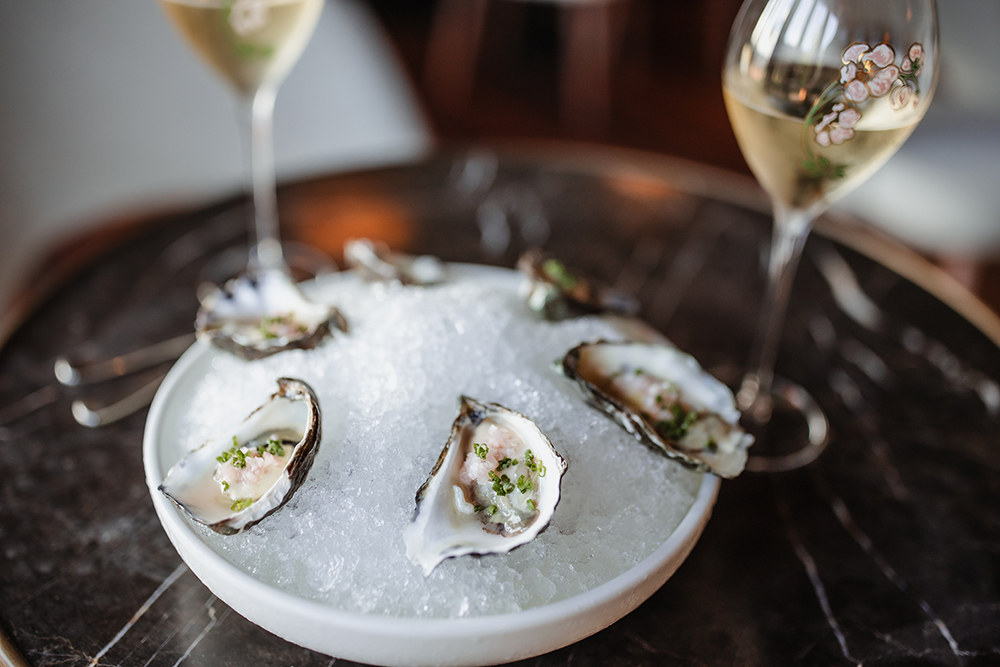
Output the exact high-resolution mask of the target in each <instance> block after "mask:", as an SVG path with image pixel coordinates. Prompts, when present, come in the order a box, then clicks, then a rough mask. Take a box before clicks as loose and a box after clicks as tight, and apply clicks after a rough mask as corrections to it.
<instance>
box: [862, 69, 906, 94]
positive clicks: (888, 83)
mask: <svg viewBox="0 0 1000 667" xmlns="http://www.w3.org/2000/svg"><path fill="white" fill-rule="evenodd" d="M898 78H899V68H898V67H896V66H895V65H893V66H892V67H886V68H885V69H882V70H879V71H878V72H877V73H876V74H875V76H873V77H872V78H871V80H870V81H869V82H868V90H870V91H871V93H872V96H873V97H882V96H883V95H885V94H886V93H888V92H889V89H890V88H892V82H893V81H895V80H896V79H898Z"/></svg>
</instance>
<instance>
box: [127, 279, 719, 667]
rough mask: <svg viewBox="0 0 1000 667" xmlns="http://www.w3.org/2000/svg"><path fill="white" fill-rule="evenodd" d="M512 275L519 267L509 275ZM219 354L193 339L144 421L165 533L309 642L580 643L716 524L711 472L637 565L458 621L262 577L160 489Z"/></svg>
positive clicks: (258, 618)
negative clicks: (582, 587) (182, 424)
mask: <svg viewBox="0 0 1000 667" xmlns="http://www.w3.org/2000/svg"><path fill="white" fill-rule="evenodd" d="M507 273H511V272H507ZM216 354H218V353H217V352H216V351H215V350H213V349H211V348H209V347H207V346H204V345H201V344H195V345H194V346H193V347H192V348H191V349H189V350H188V351H187V352H185V353H184V355H183V356H182V357H181V358H180V360H179V361H178V362H177V364H175V366H174V367H173V368H172V369H171V371H170V373H168V375H167V377H166V379H165V380H164V381H163V384H162V385H161V386H160V389H159V391H158V392H157V394H156V397H155V398H154V400H153V404H152V406H151V408H150V411H149V417H148V419H147V421H146V430H145V436H144V442H143V459H144V465H145V470H146V483H147V485H148V486H149V490H150V493H151V495H152V498H153V506H154V507H155V508H156V513H157V515H158V516H159V518H160V522H161V523H162V525H163V528H164V530H165V531H166V533H167V535H168V536H169V537H170V541H171V542H172V543H173V545H174V547H175V548H176V549H177V552H178V553H179V554H180V556H181V558H182V559H183V560H184V562H185V563H187V565H188V567H190V568H191V571H192V572H194V573H195V575H197V577H198V578H199V579H201V581H202V582H203V583H204V584H205V585H206V586H207V587H208V588H209V589H210V590H211V591H212V592H213V593H214V594H215V595H216V596H218V597H219V598H220V599H221V600H223V601H224V602H226V604H228V605H229V606H230V607H232V608H233V609H235V610H236V611H237V612H238V613H239V614H241V615H242V616H244V617H246V618H247V619H249V620H250V621H253V622H254V623H256V624H257V625H260V626H261V627H263V628H265V629H267V630H269V631H270V632H272V633H274V634H276V635H278V636H280V637H283V638H284V639H287V640H288V641H291V642H294V643H296V644H299V645H301V646H305V647H308V648H311V649H313V650H316V651H320V652H322V653H326V654H329V655H332V656H336V657H338V658H345V659H349V660H355V661H359V662H366V663H373V664H379V665H488V664H496V663H504V662H511V661H514V660H520V659H524V658H528V657H532V656H536V655H540V654H542V653H546V652H548V651H553V650H555V649H557V648H560V647H563V646H566V645H568V644H571V643H573V642H576V641H578V640H580V639H583V638H584V637H587V636H589V635H592V634H594V633H595V632H598V631H599V630H602V629H603V628H605V627H607V626H609V625H611V624H612V623H614V622H615V621H617V620H618V619H619V618H621V617H622V616H624V615H625V614H627V613H629V612H630V611H632V610H633V609H635V608H636V607H637V606H639V604H641V603H642V602H643V601H644V600H646V599H647V598H648V597H649V596H650V595H652V594H653V593H654V592H655V591H656V590H657V589H658V588H659V587H660V586H662V585H663V583H664V582H665V581H666V580H667V579H668V578H669V577H670V575H672V574H673V573H674V571H675V570H676V569H677V568H678V567H679V566H680V564H681V563H682V562H683V561H684V559H685V558H686V557H687V555H688V553H689V552H690V551H691V549H692V547H693V546H694V544H695V542H696V541H697V540H698V537H699V536H700V535H701V531H702V529H703V528H704V527H705V524H706V523H707V521H708V518H709V515H710V514H711V510H712V506H713V505H714V503H715V499H716V495H717V493H718V489H719V479H718V478H717V477H715V476H714V475H711V474H705V475H703V478H702V482H701V486H700V487H699V490H698V493H697V496H696V498H695V500H694V503H693V504H692V505H691V507H690V509H689V510H688V512H687V514H686V515H685V516H684V518H683V520H682V521H681V523H680V524H679V525H678V527H677V529H676V530H675V531H674V532H673V533H672V534H671V535H670V537H669V538H667V540H666V541H665V542H664V543H663V544H661V545H660V546H659V547H657V548H656V549H655V550H654V551H653V553H652V554H650V555H649V556H648V557H647V558H646V559H645V560H643V561H641V562H640V563H639V564H638V565H636V566H635V567H633V568H631V569H630V570H628V571H626V572H625V573H623V574H621V575H619V576H618V577H615V578H614V579H611V580H610V581H608V582H606V583H604V584H602V585H600V586H597V587H596V588H593V589H591V590H589V591H587V592H586V593H583V594H580V595H576V596H574V597H571V598H567V599H563V600H560V601H558V602H553V603H550V604H546V605H543V606H540V607H535V608H532V609H527V610H525V611H521V612H517V613H511V614H500V615H491V616H480V617H472V618H468V617H466V618H455V619H441V618H433V619H422V618H400V617H389V616H381V615H366V614H361V613H356V612H348V611H344V610H341V609H337V608H334V607H332V606H330V605H326V604H322V603H319V602H316V601H313V600H307V599H304V598H301V597H298V596H295V595H292V594H289V593H287V592H285V591H282V590H279V589H278V588H275V587H274V586H271V585H269V584H266V583H264V582H261V581H259V580H257V579H255V578H254V577H253V576H251V575H250V574H248V573H247V572H245V571H243V570H241V569H240V568H238V567H236V566H235V565H233V564H232V563H230V562H229V561H227V560H226V559H224V558H223V557H222V556H220V555H219V554H218V553H216V552H215V551H213V550H212V548H211V547H209V546H208V544H206V543H205V541H204V540H203V538H202V536H201V534H200V532H198V531H197V529H194V528H193V527H192V525H191V524H190V523H189V522H188V521H187V520H186V519H185V518H184V517H183V516H182V515H181V513H180V511H179V510H177V508H176V507H175V506H174V505H173V504H172V503H171V502H170V501H169V500H168V499H167V498H166V497H165V496H164V495H163V494H161V493H160V492H159V491H157V487H158V486H159V484H160V483H161V482H162V481H163V477H164V475H165V474H166V471H167V470H168V469H169V468H170V466H171V465H173V463H175V461H174V460H173V458H172V455H171V453H170V452H171V450H170V448H168V447H165V446H161V445H162V443H168V442H174V441H175V440H176V435H175V432H176V429H177V423H178V421H179V417H180V414H179V410H180V409H181V405H182V403H183V401H182V397H184V396H187V395H189V393H190V392H191V391H192V390H193V387H194V384H195V382H196V381H197V380H198V379H199V378H200V377H202V375H203V374H204V373H206V372H207V371H208V369H209V368H210V367H211V362H212V358H213V356H215V355H216Z"/></svg>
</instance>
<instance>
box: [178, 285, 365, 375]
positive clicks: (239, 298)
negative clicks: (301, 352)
mask: <svg viewBox="0 0 1000 667" xmlns="http://www.w3.org/2000/svg"><path fill="white" fill-rule="evenodd" d="M333 329H340V330H341V331H347V321H346V320H345V319H344V316H343V315H341V314H340V311H338V310H337V309H336V308H334V307H333V306H330V305H328V304H324V303H315V302H313V301H310V300H309V299H307V298H306V297H305V295H304V294H302V291H301V290H300V289H299V287H298V285H296V284H295V283H294V282H293V281H292V279H291V277H290V276H289V275H288V274H287V273H286V272H284V271H281V270H278V269H268V270H263V271H255V272H248V273H245V274H243V275H241V276H239V277H237V278H234V279H232V280H230V281H229V282H227V283H226V284H225V286H223V287H221V288H219V287H213V288H212V289H211V290H210V291H209V292H208V293H207V294H205V296H203V297H202V299H201V308H199V309H198V317H197V319H196V320H195V331H196V333H197V334H198V338H199V339H200V340H204V341H206V342H209V343H212V344H213V345H215V346H216V347H220V348H222V349H224V350H227V351H229V352H232V353H233V354H235V355H237V356H238V357H241V358H243V359H248V360H249V359H261V358H263V357H266V356H269V355H272V354H274V353H276V352H282V351H284V350H291V349H295V348H302V349H311V348H314V347H316V346H317V345H319V344H320V343H321V342H323V340H324V339H325V338H326V337H327V336H328V335H330V333H331V332H332V331H333Z"/></svg>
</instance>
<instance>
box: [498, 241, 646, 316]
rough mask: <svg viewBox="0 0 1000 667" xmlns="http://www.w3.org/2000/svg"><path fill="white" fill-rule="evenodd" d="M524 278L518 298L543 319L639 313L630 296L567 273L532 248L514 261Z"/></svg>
mask: <svg viewBox="0 0 1000 667" xmlns="http://www.w3.org/2000/svg"><path fill="white" fill-rule="evenodd" d="M517 269H518V271H520V272H521V273H522V274H523V275H524V282H522V284H521V295H522V296H523V297H524V299H525V301H527V303H528V307H529V308H531V310H533V311H535V312H536V313H538V314H540V315H541V316H542V317H544V318H545V319H547V320H562V319H566V318H567V317H571V316H573V315H576V314H586V313H600V312H605V311H609V312H612V313H617V314H619V315H634V314H636V313H637V312H639V302H638V301H637V300H636V299H635V298H634V297H632V296H630V295H628V294H626V293H625V292H622V291H620V290H615V289H612V288H610V287H607V286H605V285H601V284H599V283H597V282H595V281H592V280H589V279H587V278H586V277H584V276H581V275H578V274H576V273H573V272H571V271H570V270H569V269H568V268H567V267H566V265H565V264H563V263H562V262H561V261H559V260H558V259H555V258H553V257H547V256H546V255H545V254H544V253H542V251H541V250H539V249H538V248H532V249H531V250H528V251H526V252H525V253H524V254H523V255H521V257H520V259H518V260H517Z"/></svg>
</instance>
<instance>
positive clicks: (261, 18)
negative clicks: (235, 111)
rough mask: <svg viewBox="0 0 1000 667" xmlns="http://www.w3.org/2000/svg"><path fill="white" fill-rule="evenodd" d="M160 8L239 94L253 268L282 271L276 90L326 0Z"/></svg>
mask: <svg viewBox="0 0 1000 667" xmlns="http://www.w3.org/2000/svg"><path fill="white" fill-rule="evenodd" d="M159 3H160V6H161V7H162V8H163V11H164V12H165V13H166V15H167V16H168V17H169V18H170V20H171V22H172V23H173V24H174V25H175V26H176V27H177V29H178V30H179V31H180V33H181V34H182V35H183V36H184V37H185V38H186V39H187V41H188V42H189V43H190V44H191V46H192V47H193V48H194V50H195V51H196V52H197V53H198V54H199V55H201V57H202V58H203V59H204V60H205V62H207V63H208V64H209V65H210V66H211V68H212V69H214V70H215V71H216V72H217V73H218V74H219V75H220V76H221V77H222V78H223V79H224V80H225V81H226V82H227V83H228V84H229V85H230V86H231V87H232V88H233V90H234V91H235V92H236V93H237V95H238V96H239V98H240V101H241V103H242V106H243V108H244V113H245V115H246V116H247V121H246V122H245V123H244V124H243V125H244V127H243V128H242V129H243V133H244V135H245V143H246V144H247V145H248V146H249V149H250V150H249V151H248V153H249V157H250V165H249V169H248V171H249V172H250V175H251V183H252V191H253V204H254V230H255V235H256V242H257V244H256V252H255V254H254V256H252V257H251V262H250V263H251V265H252V266H255V267H256V268H259V269H282V270H283V269H284V268H285V267H284V258H283V254H282V251H281V243H280V240H279V235H278V213H277V197H276V194H275V176H274V149H273V145H272V126H273V118H274V99H275V95H276V94H277V90H278V86H279V85H280V84H281V82H282V81H283V80H284V78H285V76H286V75H287V74H288V71H289V70H290V69H291V68H292V66H293V65H294V64H295V63H296V61H298V59H299V56H300V55H302V51H303V49H305V46H306V44H307V43H308V42H309V38H310V37H311V36H312V33H313V30H314V29H315V27H316V23H317V21H318V20H319V15H320V12H321V11H322V9H323V0H159Z"/></svg>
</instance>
